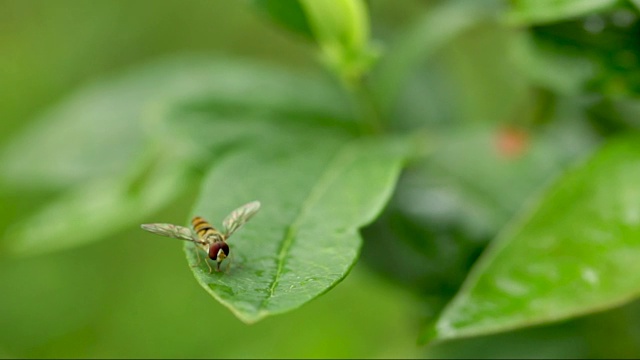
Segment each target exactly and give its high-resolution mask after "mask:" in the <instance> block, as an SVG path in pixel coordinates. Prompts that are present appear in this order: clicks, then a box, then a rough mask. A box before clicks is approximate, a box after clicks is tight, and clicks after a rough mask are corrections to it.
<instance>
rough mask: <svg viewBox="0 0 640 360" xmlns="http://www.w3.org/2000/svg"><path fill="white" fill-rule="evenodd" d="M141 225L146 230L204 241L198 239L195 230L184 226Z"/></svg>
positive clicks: (178, 237) (173, 236)
mask: <svg viewBox="0 0 640 360" xmlns="http://www.w3.org/2000/svg"><path fill="white" fill-rule="evenodd" d="M140 227H142V228H143V229H144V230H147V231H149V232H152V233H154V234H158V235H162V236H168V237H172V238H176V239H182V240H187V241H193V242H195V243H199V244H200V243H202V242H203V241H202V240H200V239H198V237H197V236H196V235H195V234H194V233H193V231H191V229H189V228H186V227H184V226H178V225H173V224H142V225H140Z"/></svg>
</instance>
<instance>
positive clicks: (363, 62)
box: [300, 0, 377, 83]
mask: <svg viewBox="0 0 640 360" xmlns="http://www.w3.org/2000/svg"><path fill="white" fill-rule="evenodd" d="M300 5H302V8H303V9H304V12H305V14H306V17H307V19H308V21H309V25H310V27H311V30H312V31H313V34H314V37H315V39H316V41H317V42H318V44H319V45H320V48H321V50H322V55H323V57H324V60H325V61H326V62H327V64H328V65H329V66H330V67H331V68H333V69H334V70H335V72H336V73H337V74H339V75H340V77H341V79H342V80H346V81H347V83H350V82H351V81H354V80H357V79H359V78H360V76H362V75H363V74H364V73H366V72H367V71H368V70H369V67H370V66H371V65H372V64H373V60H374V59H375V57H376V56H377V53H376V51H375V50H374V48H373V47H372V46H371V45H370V43H369V14H368V11H367V5H366V3H365V2H364V1H363V0H331V1H316V0H300Z"/></svg>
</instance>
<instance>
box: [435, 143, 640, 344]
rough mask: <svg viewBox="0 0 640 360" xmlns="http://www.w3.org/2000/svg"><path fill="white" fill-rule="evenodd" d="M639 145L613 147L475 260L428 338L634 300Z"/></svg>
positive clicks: (566, 179)
mask: <svg viewBox="0 0 640 360" xmlns="http://www.w3.org/2000/svg"><path fill="white" fill-rule="evenodd" d="M639 140H640V139H638V137H629V138H624V139H618V140H616V141H612V142H611V143H609V144H608V145H606V146H604V147H603V148H602V149H601V150H600V151H598V153H597V154H596V155H595V156H594V157H593V158H591V159H590V160H589V161H588V162H587V163H585V164H584V165H582V166H580V167H579V168H577V169H574V170H572V171H570V172H568V173H567V174H566V175H565V176H563V177H562V179H561V180H560V181H558V182H557V183H556V184H555V185H553V186H552V187H551V188H550V189H549V190H548V191H547V193H546V195H545V196H544V197H543V198H542V199H541V201H540V202H539V203H537V204H536V205H535V206H533V207H531V208H530V209H528V211H526V212H523V213H522V214H521V216H520V217H519V218H518V219H516V221H514V222H513V223H512V224H511V226H510V227H509V228H507V229H506V230H505V231H504V232H503V233H502V234H501V235H500V236H499V237H498V238H497V239H496V240H495V242H494V243H493V244H492V245H491V247H490V248H489V249H488V250H487V251H486V252H485V253H484V254H483V256H482V258H481V259H480V260H479V262H478V263H477V264H476V265H475V266H474V268H473V270H472V272H471V274H470V275H469V277H468V278H467V280H466V282H465V284H464V285H463V287H462V289H461V291H460V292H459V293H458V294H457V295H456V297H455V298H454V300H453V301H452V302H451V303H450V304H449V305H448V306H447V308H446V309H445V311H444V312H443V314H442V316H441V317H440V318H439V320H438V321H437V324H436V325H435V328H434V329H433V332H432V333H430V334H429V331H428V332H427V337H428V336H433V337H435V338H436V339H447V338H457V337H465V336H472V335H480V334H487V333H493V332H499V331H506V330H508V329H514V328H519V327H524V326H529V325H533V324H539V323H545V322H551V321H557V320H561V319H567V318H570V317H575V316H578V315H582V314H586V313H592V312H596V311H599V310H602V309H606V308H611V307H614V306H618V305H620V304H622V303H625V302H628V301H630V300H632V299H634V298H635V297H637V296H638V294H639V293H640V288H638V284H639V283H640V276H638V275H637V274H640V267H639V266H640V265H639V264H640V262H638V258H640V242H638V239H639V238H640V226H638V224H640V191H638V183H640V166H639V164H640V148H639V147H638V146H637V144H638V141H639Z"/></svg>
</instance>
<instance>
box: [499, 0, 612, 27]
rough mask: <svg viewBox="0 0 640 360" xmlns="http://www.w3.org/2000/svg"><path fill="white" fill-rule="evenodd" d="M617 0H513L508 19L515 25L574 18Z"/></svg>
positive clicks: (606, 6) (605, 6)
mask: <svg viewBox="0 0 640 360" xmlns="http://www.w3.org/2000/svg"><path fill="white" fill-rule="evenodd" d="M617 2H618V1H617V0H511V10H510V12H509V13H508V16H507V19H508V21H510V22H511V23H513V24H514V25H530V24H542V23H548V22H554V21H560V20H564V19H567V18H574V17H578V16H582V15H586V14H589V13H593V12H597V11H600V10H602V9H605V8H608V7H610V6H613V5H615V4H616V3H617Z"/></svg>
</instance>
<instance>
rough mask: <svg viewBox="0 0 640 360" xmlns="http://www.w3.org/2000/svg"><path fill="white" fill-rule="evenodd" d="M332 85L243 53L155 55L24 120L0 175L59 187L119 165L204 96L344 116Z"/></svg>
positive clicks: (236, 105) (225, 107)
mask: <svg viewBox="0 0 640 360" xmlns="http://www.w3.org/2000/svg"><path fill="white" fill-rule="evenodd" d="M324 80H326V79H324ZM300 89H304V91H300ZM337 90H338V88H337V87H334V86H332V85H331V84H330V83H327V82H326V81H323V78H318V77H314V76H308V75H304V74H295V73H292V72H289V71H286V70H283V69H279V68H274V67H269V66H265V65H261V64H258V63H253V62H249V61H241V60H231V59H221V58H215V57H210V56H205V55H199V56H195V55H192V56H179V57H173V58H167V59H161V60H158V61H156V62H152V63H150V64H145V65H142V66H140V67H136V68H133V69H131V70H129V71H127V72H125V73H124V74H122V75H119V76H117V77H115V78H113V79H108V80H104V81H102V82H98V83H95V84H92V85H89V86H87V87H85V88H82V89H80V90H79V91H78V92H77V93H75V94H73V95H72V96H71V97H70V98H69V99H68V100H66V101H64V102H62V103H60V104H59V105H58V106H56V107H55V108H54V109H51V110H49V111H47V112H46V113H45V114H44V115H43V116H42V117H41V118H40V119H37V120H36V121H34V122H33V123H31V124H30V126H29V127H28V128H26V129H25V130H24V131H23V132H22V133H21V134H20V136H18V137H16V138H15V139H14V140H13V141H12V142H10V143H9V144H8V145H7V146H6V147H5V148H4V149H3V151H2V153H0V180H3V181H6V182H7V183H9V184H11V185H13V186H21V187H22V186H38V187H64V186H69V185H74V184H76V183H78V182H79V181H86V180H95V179H97V178H100V177H105V176H114V175H119V174H123V173H126V172H128V171H130V167H131V165H132V162H131V161H130V159H134V158H136V157H137V156H138V155H139V154H140V153H141V152H143V151H144V149H145V147H146V138H147V137H157V132H158V127H160V126H162V124H161V123H162V120H163V119H164V118H165V117H167V116H168V115H169V114H171V112H172V111H173V110H174V109H175V108H176V107H179V106H183V105H184V104H193V103H207V104H208V105H209V106H210V107H213V108H215V109H216V110H217V111H219V112H224V113H225V115H227V114H229V113H232V114H237V113H242V112H252V113H256V112H260V113H261V114H269V113H279V112H286V113H287V114H301V113H302V114H306V115H308V114H314V115H318V116H320V115H322V116H327V117H338V118H344V117H345V114H348V110H346V109H348V107H347V106H346V104H345V98H344V97H343V96H341V95H340V93H339V91H337ZM345 110H346V111H345ZM43 160H44V161H43ZM25 164H29V165H28V166H25Z"/></svg>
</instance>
